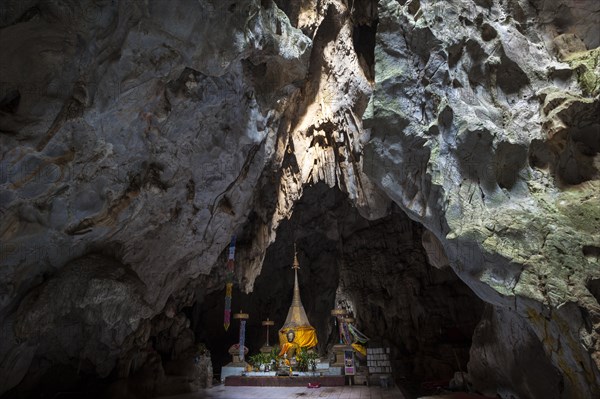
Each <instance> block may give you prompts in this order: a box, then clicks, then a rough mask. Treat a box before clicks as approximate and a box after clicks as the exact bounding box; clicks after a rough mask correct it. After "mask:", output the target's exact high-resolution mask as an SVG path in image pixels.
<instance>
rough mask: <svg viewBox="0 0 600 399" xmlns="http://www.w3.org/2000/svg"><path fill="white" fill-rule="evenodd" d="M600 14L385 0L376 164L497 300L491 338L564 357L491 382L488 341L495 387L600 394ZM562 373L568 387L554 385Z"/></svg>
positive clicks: (513, 4) (543, 6)
mask: <svg viewBox="0 0 600 399" xmlns="http://www.w3.org/2000/svg"><path fill="white" fill-rule="evenodd" d="M584 10H585V11H584ZM599 10H600V5H598V4H597V3H596V2H593V1H583V2H574V1H573V2H558V1H557V2H551V1H548V2H544V1H537V2H524V1H509V2H500V1H491V0H490V1H461V2H429V1H421V2H419V1H399V2H397V1H382V2H380V4H379V25H378V28H377V43H376V48H375V88H374V92H373V96H372V99H371V103H370V105H369V109H368V110H367V112H368V115H366V116H365V126H367V127H369V128H370V129H371V140H370V142H369V143H368V144H367V146H366V148H365V151H364V156H365V159H364V161H363V162H364V165H365V171H366V173H367V175H369V176H370V177H371V178H372V179H373V180H375V181H376V182H377V184H378V185H379V186H380V187H381V188H382V189H383V190H385V192H386V193H387V194H388V195H389V196H390V197H391V198H392V199H394V201H395V202H396V203H397V204H399V205H400V206H401V207H402V209H404V210H405V211H406V212H407V213H408V214H409V215H410V216H411V217H412V218H413V219H415V220H418V221H420V222H422V223H423V224H424V225H425V227H426V228H427V229H429V230H430V231H431V232H432V233H433V235H435V237H437V240H439V242H440V243H441V244H442V246H443V247H444V249H445V254H446V255H447V257H448V259H449V261H450V264H451V265H452V267H453V268H454V270H455V271H456V272H457V273H458V274H459V275H460V276H461V278H462V279H463V280H464V281H465V282H466V283H467V284H469V285H470V286H471V288H472V289H473V290H474V291H475V292H476V293H477V294H478V295H479V296H480V297H481V298H483V299H484V300H485V301H487V302H489V303H491V304H493V306H495V307H496V308H497V310H495V311H491V312H488V313H487V316H486V317H485V320H484V321H483V322H482V323H487V324H489V326H488V327H483V326H482V328H481V331H482V336H483V335H494V334H495V335H496V336H497V338H496V339H495V341H496V343H495V345H499V346H500V347H503V348H504V349H505V350H507V351H510V352H509V353H512V356H509V357H511V358H512V360H511V361H514V359H515V358H517V359H518V358H520V356H523V355H522V354H519V353H518V351H517V349H514V348H518V347H520V346H525V347H532V348H537V347H539V346H540V342H541V347H542V348H543V353H545V356H546V357H547V358H549V359H550V363H551V365H552V367H547V366H544V367H545V370H548V375H547V377H546V378H539V376H538V377H534V376H531V378H530V377H529V376H527V375H525V376H522V375H511V374H510V373H506V374H502V373H501V374H500V375H498V376H496V377H495V378H496V380H495V381H493V383H490V384H488V383H489V382H490V380H485V378H482V379H479V380H477V379H478V378H479V377H482V374H481V367H482V366H484V365H493V364H495V362H497V361H498V359H497V358H496V359H494V358H495V356H496V354H495V353H492V352H489V351H487V349H486V347H482V346H478V345H477V344H476V345H475V347H474V348H473V350H472V353H471V355H472V362H471V367H470V371H471V373H472V374H473V376H474V377H476V378H475V384H476V386H477V387H478V388H479V389H481V390H484V391H488V392H491V393H494V391H496V390H497V389H496V388H497V387H498V386H500V387H502V390H500V391H501V393H502V395H509V394H513V395H518V396H519V397H561V398H569V397H585V398H588V397H596V396H597V395H598V392H599V389H600V388H599V383H598V381H600V374H599V371H598V367H599V365H600V358H599V352H598V350H599V349H600V347H599V341H598V328H599V326H600V313H599V311H600V307H599V304H598V297H597V293H596V297H594V292H593V289H592V288H591V284H592V282H594V281H597V279H598V276H599V273H600V269H599V268H598V266H599V265H598V248H599V247H600V235H599V232H600V200H599V194H598V193H599V192H600V180H599V174H598V171H599V169H598V167H599V166H600V156H599V155H598V151H599V149H600V134H599V133H598V132H599V128H600V122H599V120H598V115H599V111H600V106H599V104H600V103H599V100H598V93H599V90H598V89H599V87H598V76H599V74H598V72H599V70H598V50H597V49H594V48H596V47H597V46H598V35H597V30H596V33H592V32H593V31H594V30H595V28H594V27H596V28H597V26H598V23H599V21H598V15H599V14H598V11H599ZM494 312H495V313H494ZM492 315H494V316H493V317H492ZM490 323H491V324H490ZM504 323H512V325H513V326H514V327H513V329H507V327H505V326H502V324H504ZM507 334H508V335H510V337H511V338H510V339H508V338H507ZM484 342H486V341H485V340H483V339H481V340H480V344H482V345H483V344H484ZM513 349H514V351H513ZM532 350H534V349H532ZM540 352H542V351H540ZM530 361H533V359H532V360H530ZM519 364H521V367H522V368H523V369H524V370H526V369H529V368H530V366H529V365H528V363H527V362H520V363H519ZM505 367H510V366H508V365H507V366H505ZM498 368H500V369H502V368H503V366H500V365H498ZM524 373H525V374H527V373H526V372H524ZM557 373H558V375H560V382H559V384H558V387H557V389H556V390H555V391H554V393H553V394H552V395H550V396H547V395H546V394H545V393H544V394H541V393H542V392H544V385H545V384H546V382H545V381H548V380H549V379H552V378H556V375H557ZM521 378H524V379H526V380H527V384H524V383H522V381H519V380H520V379H521ZM535 380H537V381H538V382H537V383H536V382H535ZM488 388H489V390H488ZM500 391H498V392H500ZM546 393H547V391H546Z"/></svg>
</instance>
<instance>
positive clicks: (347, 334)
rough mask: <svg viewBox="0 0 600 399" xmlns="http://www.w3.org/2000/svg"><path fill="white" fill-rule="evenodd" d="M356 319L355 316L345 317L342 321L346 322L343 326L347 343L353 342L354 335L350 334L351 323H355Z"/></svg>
mask: <svg viewBox="0 0 600 399" xmlns="http://www.w3.org/2000/svg"><path fill="white" fill-rule="evenodd" d="M355 321H356V320H355V319H354V317H344V318H343V319H342V322H343V323H344V325H343V327H344V343H345V344H346V345H351V344H352V335H350V328H349V327H350V325H351V324H352V323H354V322H355Z"/></svg>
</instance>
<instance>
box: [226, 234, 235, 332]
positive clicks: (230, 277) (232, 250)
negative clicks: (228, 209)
mask: <svg viewBox="0 0 600 399" xmlns="http://www.w3.org/2000/svg"><path fill="white" fill-rule="evenodd" d="M234 258H235V236H231V243H230V244H229V256H228V257H227V271H226V279H227V283H226V284H225V312H224V314H223V327H225V331H227V330H228V329H229V325H230V324H231V296H232V293H233V270H234V269H233V260H234Z"/></svg>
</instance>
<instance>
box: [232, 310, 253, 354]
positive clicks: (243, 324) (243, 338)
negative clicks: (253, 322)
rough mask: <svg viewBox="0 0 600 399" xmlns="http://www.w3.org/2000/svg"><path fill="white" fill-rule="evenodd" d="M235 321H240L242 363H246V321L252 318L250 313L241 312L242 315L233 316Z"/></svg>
mask: <svg viewBox="0 0 600 399" xmlns="http://www.w3.org/2000/svg"><path fill="white" fill-rule="evenodd" d="M233 318H234V319H239V320H240V341H239V345H240V362H243V361H244V344H245V343H246V342H245V341H246V320H248V319H249V318H250V315H249V314H248V313H243V312H242V311H241V310H240V313H236V314H234V315H233Z"/></svg>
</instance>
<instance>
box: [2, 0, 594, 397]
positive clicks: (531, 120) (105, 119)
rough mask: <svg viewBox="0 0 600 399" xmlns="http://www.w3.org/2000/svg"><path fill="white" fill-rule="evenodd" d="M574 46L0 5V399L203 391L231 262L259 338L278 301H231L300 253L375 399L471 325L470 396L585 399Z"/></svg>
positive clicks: (566, 21) (590, 200) (344, 23)
mask: <svg viewBox="0 0 600 399" xmlns="http://www.w3.org/2000/svg"><path fill="white" fill-rule="evenodd" d="M599 19H600V5H598V4H597V2H596V1H593V0H534V1H525V0H460V1H453V2H442V1H426V0H404V1H391V0H380V1H375V0H355V1H345V0H322V1H321V0H320V1H317V0H302V1H287V0H276V1H271V0H261V1H258V0H237V1H233V0H227V1H222V0H176V1H168V2H167V1H147V2H146V1H137V0H118V1H96V0H83V1H80V0H56V1H54V0H53V1H50V0H6V1H3V2H2V3H1V4H0V33H1V34H0V52H1V53H2V57H1V60H0V77H1V78H0V148H1V157H0V210H1V214H2V218H1V221H0V239H1V244H2V245H1V248H0V261H1V267H0V395H1V394H4V393H6V392H9V391H10V392H9V393H8V394H9V395H20V394H23V395H25V394H26V393H31V392H33V391H32V390H35V389H39V387H40V386H44V384H45V381H46V382H48V383H49V384H50V385H52V384H54V385H55V388H57V389H58V387H61V386H64V387H69V386H70V387H71V388H73V387H76V386H78V385H77V384H80V385H81V384H83V385H86V384H88V385H86V386H89V384H92V385H94V384H97V383H105V384H110V383H114V384H113V387H112V389H114V390H115V391H114V392H121V393H123V392H125V393H123V395H125V394H126V391H128V390H130V388H131V386H133V385H135V386H138V387H142V390H141V393H139V392H138V394H142V395H150V394H156V393H157V392H158V391H157V390H158V388H157V381H161V382H165V381H169V382H168V383H164V384H159V385H160V386H165V387H166V386H168V387H170V389H171V390H172V391H177V390H185V389H190V387H189V386H184V385H185V384H187V383H188V382H185V384H183V385H182V384H181V381H182V379H181V378H178V377H181V376H184V375H187V376H190V375H192V376H194V377H193V378H194V381H200V380H202V381H204V382H203V383H202V385H206V383H209V382H210V381H207V380H210V377H209V374H210V373H209V372H208V371H209V367H208V365H209V364H210V360H209V359H208V357H207V356H208V354H207V353H206V351H205V350H204V349H203V348H202V347H198V346H197V344H198V343H199V342H198V341H199V340H206V341H209V340H210V336H211V333H210V332H211V331H212V330H211V328H212V327H209V319H211V320H212V315H211V312H217V310H216V309H218V308H219V306H218V304H217V298H220V297H222V292H220V291H221V290H222V288H223V282H224V271H223V262H224V259H223V256H224V255H223V254H224V251H225V249H226V247H227V245H228V242H229V239H230V236H231V235H232V234H236V235H237V236H238V237H239V238H240V245H239V248H238V253H237V268H236V287H237V288H236V289H238V290H239V292H237V294H239V295H238V296H239V298H245V299H246V298H247V299H248V300H249V301H250V302H252V301H255V302H253V303H252V305H251V306H256V308H257V309H263V308H264V309H265V311H264V312H267V311H268V312H269V313H270V312H273V314H274V315H279V314H280V313H281V312H283V311H284V310H282V309H285V307H286V306H287V300H288V297H287V296H286V295H291V293H290V291H289V290H288V288H289V286H288V284H290V281H288V280H281V282H280V283H278V285H277V286H275V287H272V292H274V294H273V295H272V297H260V296H258V295H256V296H254V295H252V294H251V293H257V292H264V291H265V287H268V284H267V283H266V281H268V280H261V279H265V278H266V277H265V276H268V275H273V274H285V273H284V272H285V270H284V269H285V267H286V265H288V264H289V261H290V256H291V241H292V240H298V241H299V243H302V244H303V247H304V248H305V250H304V252H302V255H301V257H302V258H301V261H302V262H303V263H305V264H306V267H307V269H308V271H310V272H311V276H312V274H313V273H314V276H321V279H322V280H323V282H324V285H322V287H321V288H320V289H321V291H319V292H320V293H321V294H320V295H321V296H319V295H311V294H312V293H313V292H312V291H309V292H310V293H311V294H309V295H305V296H304V297H305V301H306V303H305V305H306V306H307V310H308V312H309V316H313V317H314V318H315V319H316V320H317V322H316V323H319V325H318V326H317V327H319V331H321V334H323V335H322V337H323V342H324V343H325V342H328V341H329V340H330V339H331V334H330V332H329V331H330V330H329V329H330V326H329V325H328V322H327V320H326V318H323V314H324V312H325V310H323V306H325V304H327V305H328V306H329V305H332V303H331V301H334V302H335V300H336V297H337V298H338V299H339V298H341V297H344V298H346V299H347V300H349V301H350V302H351V303H353V304H354V305H353V306H354V307H355V309H354V310H355V312H356V315H357V317H358V320H359V321H360V323H362V324H363V325H364V326H366V327H364V328H367V329H369V330H368V332H369V333H371V334H375V335H377V336H379V337H380V338H381V339H386V340H389V342H391V343H393V345H394V347H395V348H397V353H396V355H397V358H396V364H397V368H398V373H399V374H398V375H397V377H405V376H409V375H410V376H413V377H414V376H416V377H417V378H418V379H425V378H429V376H430V375H429V374H428V373H429V371H427V370H428V369H431V370H435V372H439V373H449V372H450V368H451V367H454V366H453V365H452V364H451V360H449V359H447V358H445V355H443V356H439V357H435V356H432V352H433V351H436V350H438V351H439V350H440V348H442V347H443V345H446V347H445V349H444V350H443V351H442V352H443V353H448V352H447V349H449V346H450V345H449V344H448V343H444V342H442V341H443V340H441V337H442V336H446V335H449V334H446V333H444V332H440V331H438V330H437V326H438V325H442V326H450V327H453V328H454V327H455V331H454V333H458V332H460V333H461V335H462V336H464V338H465V342H466V340H467V338H469V339H471V337H468V335H469V333H468V331H472V327H473V323H474V321H475V320H476V319H477V318H478V317H479V316H478V315H479V314H480V312H483V313H482V318H481V322H480V323H479V326H478V327H477V328H476V329H475V334H474V335H473V337H472V346H471V348H470V353H469V355H468V356H467V353H466V350H460V351H459V352H460V355H459V356H458V357H459V363H460V362H462V363H464V362H466V361H467V357H468V371H469V374H470V376H471V378H472V383H473V385H474V387H476V388H477V389H478V390H479V391H481V392H485V393H488V394H491V395H494V394H499V395H501V396H502V397H503V398H507V397H510V396H511V395H512V396H514V397H519V398H541V397H544V398H546V397H556V398H575V397H576V398H594V397H597V396H598V395H599V394H600V392H599V391H600V383H599V382H598V381H599V380H600V371H599V366H600V355H599V354H600V340H599V333H600V330H599V329H600V305H599V298H600V293H599V288H598V287H599V285H598V282H599V281H600V268H599V267H598V266H599V264H598V262H599V258H598V256H599V255H598V254H599V253H600V249H599V248H600V236H599V232H600V201H599V198H598V192H600V187H599V186H600V183H599V173H598V171H599V168H600V163H599V162H600V161H599V159H600V158H599V156H598V151H599V149H600V133H599V129H600V121H599V119H598V115H599V114H600V112H599V111H600V109H599V108H600V105H599V104H600V100H599V93H600V84H599V82H600V80H599V76H600V70H599V68H600V61H599V56H600V52H599V50H598V46H599V45H600V43H599V40H600V35H598V26H599V25H600V20H599ZM315 187H316V188H315ZM325 188H327V189H325ZM315 190H316V191H315ZM328 190H332V191H331V192H329V193H328ZM336 190H337V191H336ZM305 191H308V195H306V193H305ZM305 195H306V196H305ZM344 201H346V202H344ZM330 205H331V207H330ZM311 209H312V210H311ZM297 215H298V216H297ZM302 215H304V216H302ZM295 217H296V218H297V219H294V218H295ZM407 218H409V219H410V220H409V219H407ZM403 226H404V227H403ZM406 226H410V228H407V227H406ZM361 228H364V231H363V230H361ZM419 240H420V241H419ZM381 243H385V247H381V246H379V245H382V244H381ZM334 265H335V266H334ZM449 268H450V269H449ZM362 270H370V271H373V273H372V275H370V280H368V284H365V285H360V281H361V278H360V273H359V272H360V271H362ZM387 276H393V278H392V279H389V278H387ZM455 276H458V278H459V279H460V281H462V282H463V283H464V284H466V285H462V283H459V281H458V280H457V279H456V277H455ZM383 280H385V281H383ZM309 281H310V279H309ZM304 283H306V284H304V285H305V286H306V285H308V287H310V284H308V283H307V282H306V281H305V282H304ZM338 284H339V287H338ZM315 287H318V286H315ZM465 287H468V290H467V289H466V288H465ZM310 289H312V288H309V290H310ZM315 289H317V288H315ZM336 290H337V291H336ZM411 292H412V294H411ZM473 294H474V295H476V297H477V298H479V299H481V300H482V301H483V302H485V303H487V305H485V310H482V308H481V306H480V305H473V304H472V303H477V302H474V301H470V302H471V303H470V304H467V303H466V302H469V298H471V297H472V295H473ZM340 295H341V296H340ZM411 295H413V296H411ZM250 298H255V299H250ZM265 298H266V299H265ZM319 298H320V299H319ZM415 298H418V300H417V299H415ZM443 298H452V301H447V302H446V303H445V302H444V301H443ZM346 299H345V300H346ZM318 300H321V301H322V302H318ZM264 301H267V302H264ZM313 301H314V302H313ZM386 301H391V302H392V305H391V306H387V305H385V304H386ZM468 305H471V306H470V307H469V309H472V312H465V313H461V312H460V311H459V309H461V308H463V307H464V306H468ZM234 306H237V305H236V304H235V303H234ZM384 307H385V308H386V309H385V310H386V311H385V312H384V311H383V310H382V309H383V308H384ZM388 308H389V311H388ZM328 311H329V309H327V312H328ZM255 314H256V317H257V319H254V320H256V321H257V320H258V318H259V317H262V313H261V311H259V312H255ZM373 315H378V316H377V317H375V316H373ZM425 315H431V316H432V317H431V318H429V319H427V318H426V317H425ZM450 316H451V317H450ZM273 317H279V316H273ZM448 317H450V318H448ZM210 323H213V321H210ZM436 323H438V324H436ZM466 326H469V327H468V328H467V327H466ZM390 328H397V331H398V333H395V334H393V336H392V335H390V331H391V330H390ZM386 331H388V332H386ZM415 334H420V336H418V337H415ZM251 339H255V338H251ZM320 339H321V336H320ZM256 340H258V338H256ZM519 348H527V350H520V349H519ZM320 349H321V350H324V349H325V348H320ZM442 349H443V348H442ZM532 358H533V359H535V362H534V364H535V365H536V366H537V365H539V367H538V368H537V369H536V370H535V372H534V371H530V370H531V369H532V367H530V366H529V364H528V359H532ZM190 362H191V363H190ZM199 364H202V367H200V366H199ZM524 364H525V366H524ZM200 368H201V369H202V370H204V371H203V373H204V374H202V376H200V375H197V374H195V373H197V372H200V371H199V370H200ZM492 368H494V369H501V370H503V372H502V373H496V374H491V373H490V371H489V370H490V369H492ZM520 370H524V372H520ZM57 375H61V376H65V378H64V381H62V382H61V379H60V378H53V376H57ZM128 378H129V379H128ZM135 378H138V380H137V382H135V383H132V384H130V382H128V381H135V380H134V379H135ZM411 378H412V377H411ZM544 381H556V383H555V384H554V383H553V384H547V383H545V382H544ZM83 385H81V386H83ZM36 387H37V388H36ZM192 388H193V387H192ZM82 389H83V388H82ZM549 391H552V392H549ZM115 395H117V394H116V393H115Z"/></svg>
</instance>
